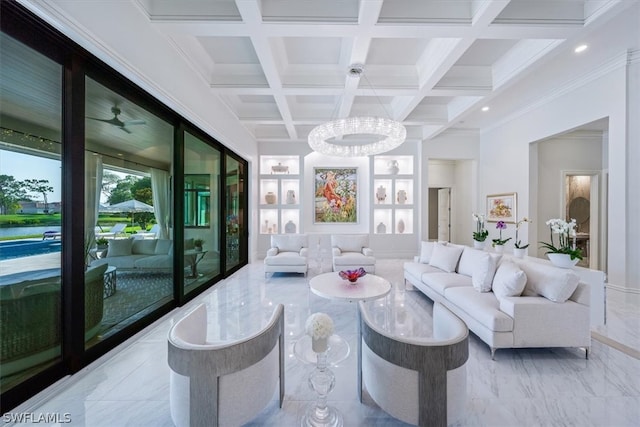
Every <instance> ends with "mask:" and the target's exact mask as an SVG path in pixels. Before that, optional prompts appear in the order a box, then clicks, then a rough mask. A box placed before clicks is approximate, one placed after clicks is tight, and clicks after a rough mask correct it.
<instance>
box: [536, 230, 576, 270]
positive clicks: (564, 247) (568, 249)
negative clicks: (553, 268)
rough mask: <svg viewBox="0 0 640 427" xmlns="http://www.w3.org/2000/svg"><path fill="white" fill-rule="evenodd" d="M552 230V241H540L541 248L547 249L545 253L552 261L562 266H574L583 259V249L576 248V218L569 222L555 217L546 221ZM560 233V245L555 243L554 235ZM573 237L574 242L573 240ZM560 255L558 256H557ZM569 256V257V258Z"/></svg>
mask: <svg viewBox="0 0 640 427" xmlns="http://www.w3.org/2000/svg"><path fill="white" fill-rule="evenodd" d="M546 224H547V225H548V226H549V230H550V231H551V242H550V243H547V242H540V244H541V245H542V246H540V247H541V248H544V249H547V252H545V254H546V255H547V257H549V259H550V260H551V262H552V263H554V264H556V265H559V266H561V267H567V266H568V267H573V266H574V265H576V263H577V262H578V261H579V260H581V259H582V251H581V250H580V248H576V220H575V219H573V218H572V219H571V220H570V221H569V222H567V221H565V220H563V219H559V218H554V219H550V220H549V221H547V222H546ZM554 234H557V235H558V246H556V245H555V242H554V240H553V235H554ZM571 239H573V242H572V241H571ZM556 255H558V256H556ZM567 258H569V259H567Z"/></svg>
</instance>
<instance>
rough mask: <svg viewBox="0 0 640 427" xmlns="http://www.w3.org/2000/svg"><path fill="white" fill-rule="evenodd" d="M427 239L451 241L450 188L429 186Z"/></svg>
mask: <svg viewBox="0 0 640 427" xmlns="http://www.w3.org/2000/svg"><path fill="white" fill-rule="evenodd" d="M428 238H429V240H438V241H444V242H449V241H451V188H450V187H443V188H429V234H428Z"/></svg>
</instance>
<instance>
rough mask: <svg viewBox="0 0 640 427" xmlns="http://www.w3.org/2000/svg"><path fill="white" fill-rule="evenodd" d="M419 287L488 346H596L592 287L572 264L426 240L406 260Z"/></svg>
mask: <svg viewBox="0 0 640 427" xmlns="http://www.w3.org/2000/svg"><path fill="white" fill-rule="evenodd" d="M404 279H405V284H407V286H408V288H407V289H412V288H413V287H415V288H417V289H419V290H420V291H422V292H423V293H424V294H426V295H427V296H428V297H429V298H430V299H432V300H433V301H436V302H440V303H441V304H443V305H444V306H446V307H447V308H449V310H451V311H452V312H454V313H455V314H456V315H457V316H458V317H460V318H461V319H462V320H463V321H464V322H465V323H466V324H467V326H468V327H469V329H470V330H471V331H472V332H473V333H475V334H476V335H477V336H478V337H479V338H480V339H482V340H483V341H484V342H485V343H487V344H488V345H489V347H490V349H491V357H492V358H493V357H494V355H495V351H496V349H499V348H518V347H583V348H584V349H585V354H586V357H588V354H589V349H590V346H591V332H590V329H591V326H590V307H589V305H590V301H591V292H590V288H589V285H587V284H586V283H583V282H581V281H580V277H579V276H578V275H577V274H576V273H575V272H574V271H573V270H571V269H563V268H559V267H555V266H553V265H550V264H546V263H542V262H536V261H534V260H531V259H517V258H513V257H511V256H507V255H505V256H500V255H497V254H494V253H489V252H486V251H482V250H478V249H473V248H471V247H468V246H461V245H453V244H450V243H449V244H446V243H437V242H422V248H421V253H420V256H419V257H416V258H415V259H414V261H413V262H406V263H405V264H404Z"/></svg>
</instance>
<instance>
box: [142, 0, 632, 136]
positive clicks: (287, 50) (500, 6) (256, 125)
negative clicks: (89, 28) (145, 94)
mask: <svg viewBox="0 0 640 427" xmlns="http://www.w3.org/2000/svg"><path fill="white" fill-rule="evenodd" d="M619 3H620V2H613V1H575V0H570V1H567V0H553V1H551V0H533V1H532V0H512V1H471V0H385V1H374V0H363V1H358V0H323V1H317V0H310V1H307V0H262V1H256V0H251V1H248V0H220V1H209V2H204V1H181V2H172V1H168V0H144V1H140V2H139V5H140V6H141V8H142V10H143V11H144V13H146V14H147V16H148V18H149V20H150V22H151V23H152V25H154V26H155V27H156V28H157V29H158V30H159V31H161V32H162V33H164V34H166V36H167V38H168V40H169V41H170V42H171V43H173V44H174V46H175V48H176V49H179V50H180V52H181V53H182V54H183V57H184V58H185V60H186V61H188V62H189V63H190V65H191V66H192V67H193V68H194V69H195V70H196V71H197V73H198V74H199V75H200V77H201V78H202V79H203V80H204V81H206V83H207V85H208V86H209V87H210V88H211V90H212V91H214V92H215V93H217V94H218V96H219V97H220V98H221V99H222V100H223V101H224V102H225V103H226V105H228V107H229V108H230V109H231V110H232V111H233V113H234V114H235V115H236V116H237V118H238V120H239V121H241V122H242V124H243V125H244V126H246V127H247V128H248V129H249V130H250V132H251V133H252V134H253V135H254V136H255V138H256V140H258V141H269V140H283V141H284V140H292V141H304V140H306V138H307V135H308V133H309V131H310V130H311V129H312V128H313V127H314V126H316V125H318V124H320V123H322V122H324V121H327V120H331V119H337V118H340V117H346V116H349V115H365V114H367V115H382V116H390V117H391V118H393V119H396V120H399V121H402V122H403V123H404V124H405V126H406V127H407V132H408V138H410V139H420V140H424V139H428V138H430V137H433V136H435V135H437V134H439V133H440V132H442V131H444V130H445V129H447V128H450V127H452V126H454V127H455V126H460V125H461V123H460V122H461V121H462V122H464V119H465V116H466V115H468V114H470V113H473V112H476V111H477V110H478V109H479V108H481V107H482V106H484V105H485V104H488V103H489V102H490V100H491V99H492V98H493V97H494V96H496V95H497V94H499V92H500V91H501V89H502V88H503V87H505V86H507V85H509V84H510V83H513V82H514V81H517V80H518V79H521V78H523V77H524V76H525V75H526V74H527V70H528V69H529V67H531V66H532V65H533V64H535V63H536V62H543V61H545V58H546V57H547V56H549V55H550V54H551V53H552V52H553V51H554V49H557V48H558V47H559V46H561V45H562V44H563V42H564V41H565V40H567V39H575V36H576V35H578V34H580V33H581V32H584V31H585V29H586V28H587V27H588V26H589V25H593V24H595V23H596V22H597V21H598V20H599V19H606V17H607V16H609V14H608V13H610V12H613V11H614V10H615V9H616V7H620V6H622V5H620V4H619ZM354 63H362V64H364V65H365V72H364V77H361V78H360V79H357V78H353V77H349V76H348V75H347V70H348V68H349V65H350V64H354Z"/></svg>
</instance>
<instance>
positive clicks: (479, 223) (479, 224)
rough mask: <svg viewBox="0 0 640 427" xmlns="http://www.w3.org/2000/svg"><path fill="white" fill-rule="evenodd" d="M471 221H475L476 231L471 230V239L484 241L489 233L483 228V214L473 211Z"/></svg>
mask: <svg viewBox="0 0 640 427" xmlns="http://www.w3.org/2000/svg"><path fill="white" fill-rule="evenodd" d="M472 218H473V221H474V222H475V223H476V231H474V232H473V240H475V241H476V242H484V241H485V240H486V238H487V236H488V235H489V231H488V230H486V229H485V228H484V215H482V214H477V213H474V214H473V215H472Z"/></svg>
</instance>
